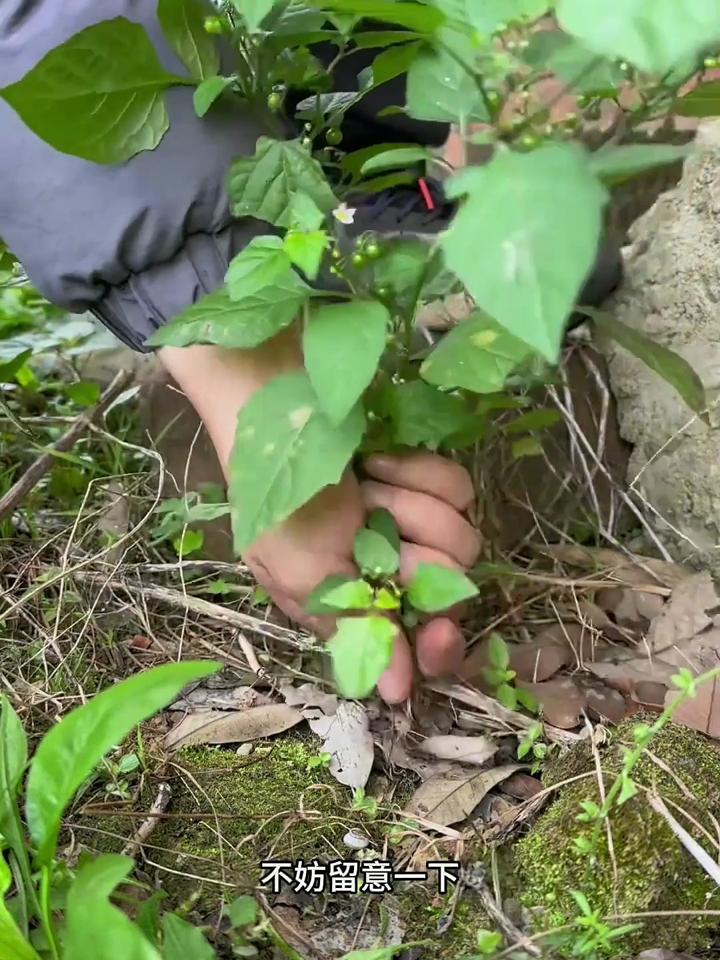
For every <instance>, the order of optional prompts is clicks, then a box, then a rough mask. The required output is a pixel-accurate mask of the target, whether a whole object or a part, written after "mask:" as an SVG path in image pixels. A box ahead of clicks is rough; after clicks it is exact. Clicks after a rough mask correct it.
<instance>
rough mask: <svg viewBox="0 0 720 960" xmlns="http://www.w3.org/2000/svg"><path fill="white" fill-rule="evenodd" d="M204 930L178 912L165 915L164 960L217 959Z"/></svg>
mask: <svg viewBox="0 0 720 960" xmlns="http://www.w3.org/2000/svg"><path fill="white" fill-rule="evenodd" d="M216 956H217V954H216V953H215V951H214V950H213V948H212V947H211V946H210V944H209V943H208V942H207V940H206V939H205V937H204V936H203V934H202V932H201V931H200V930H198V928H197V927H194V926H193V925H192V924H191V923H188V922H187V920H183V919H182V917H179V916H178V915H177V914H176V913H166V914H165V916H164V917H163V960H215V957H216Z"/></svg>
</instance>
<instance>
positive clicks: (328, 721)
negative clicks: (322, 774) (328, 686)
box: [288, 700, 375, 788]
mask: <svg viewBox="0 0 720 960" xmlns="http://www.w3.org/2000/svg"><path fill="white" fill-rule="evenodd" d="M288 709H289V708H288ZM308 723H309V725H310V729H311V730H312V731H313V733H316V734H317V735H318V736H319V737H322V738H323V745H322V747H321V750H320V752H321V753H329V754H331V755H332V760H331V762H330V766H329V768H328V769H329V771H330V773H331V774H332V776H333V777H335V779H336V780H337V781H338V783H342V784H345V786H348V787H356V788H357V787H364V786H365V784H366V783H367V782H368V778H369V776H370V772H371V771H372V766H373V760H374V759H375V745H374V742H373V737H372V734H371V733H370V725H369V722H368V716H367V712H366V711H365V708H364V707H363V705H362V704H360V703H356V702H355V701H352V700H341V701H340V702H339V703H338V707H337V710H336V712H335V713H334V714H333V715H332V716H330V717H327V716H324V715H319V716H317V717H316V718H314V719H308Z"/></svg>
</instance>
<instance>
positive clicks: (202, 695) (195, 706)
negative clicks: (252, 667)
mask: <svg viewBox="0 0 720 960" xmlns="http://www.w3.org/2000/svg"><path fill="white" fill-rule="evenodd" d="M270 703H272V700H271V699H270V697H269V696H268V695H267V694H265V693H262V692H261V691H260V690H258V689H257V688H255V687H247V686H239V687H230V688H228V689H222V688H220V689H216V688H214V687H209V686H207V685H205V684H200V685H199V686H197V687H195V688H194V689H193V690H190V691H188V693H186V694H185V695H184V696H183V697H181V698H180V699H179V700H176V701H175V703H173V705H172V707H171V709H172V710H183V711H186V712H189V713H196V712H198V711H205V710H249V709H250V707H260V706H264V705H265V704H270Z"/></svg>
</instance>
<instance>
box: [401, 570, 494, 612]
mask: <svg viewBox="0 0 720 960" xmlns="http://www.w3.org/2000/svg"><path fill="white" fill-rule="evenodd" d="M477 594H478V588H477V587H476V586H475V584H474V583H473V582H472V580H470V579H469V578H468V577H466V576H465V574H464V573H460V571H459V570H451V569H450V568H449V567H441V566H439V564H436V563H421V564H420V566H419V567H418V568H417V570H416V571H415V576H414V577H413V579H412V581H411V583H410V586H409V587H408V591H407V596H408V600H409V601H410V603H411V604H412V605H413V606H414V607H415V609H416V610H421V611H422V612H423V613H437V612H438V611H440V610H447V609H448V607H454V606H455V604H456V603H462V601H463V600H468V599H469V598H470V597H475V596H477Z"/></svg>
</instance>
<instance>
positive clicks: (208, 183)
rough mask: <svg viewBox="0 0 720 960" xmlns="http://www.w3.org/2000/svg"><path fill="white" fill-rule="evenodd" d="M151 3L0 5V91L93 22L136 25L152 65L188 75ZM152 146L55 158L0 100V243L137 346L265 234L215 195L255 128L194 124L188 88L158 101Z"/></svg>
mask: <svg viewBox="0 0 720 960" xmlns="http://www.w3.org/2000/svg"><path fill="white" fill-rule="evenodd" d="M156 5H157V4H156V0H102V2H101V3H98V0H0V86H6V85H7V84H10V83H14V82H16V81H17V80H19V79H20V78H21V77H22V76H23V75H24V74H25V73H26V72H27V71H28V70H29V69H31V68H32V67H33V66H34V65H35V64H36V63H37V62H38V61H39V60H40V59H41V58H42V57H43V56H44V55H45V54H46V53H47V52H48V51H49V50H51V49H52V48H53V47H56V46H57V45H58V44H60V43H63V42H64V41H65V40H67V39H69V38H70V37H71V36H73V35H74V34H75V33H77V32H79V31H80V30H82V29H84V28H86V27H88V26H90V25H91V24H94V23H97V22H98V21H100V20H106V19H110V18H112V17H117V16H123V17H127V18H128V19H130V20H133V21H135V22H138V23H141V24H143V25H144V26H145V28H146V29H147V31H148V33H149V35H150V37H151V38H152V40H153V42H154V44H155V46H156V48H157V51H158V54H159V56H160V59H161V60H162V61H163V63H164V65H165V66H166V67H167V68H168V69H169V70H171V71H173V72H175V73H181V74H183V73H185V72H186V71H185V70H184V68H183V66H182V64H181V63H179V62H178V60H177V59H176V57H175V55H174V54H173V52H172V51H171V50H170V48H169V47H168V45H167V44H166V42H165V41H164V38H163V36H162V33H161V30H160V27H159V25H158V22H157V20H156V16H155V11H156ZM167 97H168V100H167V103H168V110H169V114H170V130H169V132H168V133H167V135H166V136H165V138H164V139H163V141H162V143H161V144H160V146H159V147H158V148H157V149H156V150H154V151H152V152H149V153H143V154H140V155H139V156H137V157H135V158H134V159H132V160H131V161H129V162H128V163H126V164H123V165H120V166H99V165H96V164H93V163H88V162H85V161H83V160H79V159H77V158H75V157H69V156H66V155H64V154H61V153H58V152H56V151H55V150H54V149H53V148H52V147H50V146H48V145H47V144H46V143H44V142H43V141H42V140H40V139H39V138H38V137H36V136H35V135H34V134H33V133H32V132H31V131H30V130H28V129H27V128H26V127H25V125H24V124H23V122H22V121H21V120H20V119H19V117H18V116H17V115H16V114H15V113H14V111H13V110H12V109H11V108H10V107H9V106H8V105H7V104H6V103H5V101H4V100H1V99H0V237H2V238H3V240H5V242H6V243H7V245H8V246H9V247H10V249H11V250H13V252H14V253H15V254H16V256H17V257H18V258H19V259H20V261H21V262H22V264H23V267H24V268H25V270H26V271H27V273H28V276H29V277H30V279H31V280H32V282H33V283H34V284H35V286H36V287H37V288H38V289H39V290H40V291H41V293H42V294H43V295H44V296H45V297H47V298H48V300H51V301H52V302H53V303H56V304H58V305H60V306H63V307H66V308H68V309H69V310H72V311H84V310H91V311H92V312H93V313H95V315H96V316H98V317H99V318H100V319H101V320H102V321H103V322H104V323H105V324H106V325H107V326H108V327H110V329H111V330H113V331H114V332H115V333H116V334H117V336H119V337H120V339H122V340H123V341H125V343H127V344H128V345H130V346H132V347H133V348H134V349H137V350H145V349H147V348H146V347H145V341H146V339H147V338H148V337H149V336H150V335H151V334H152V333H153V331H154V330H155V329H157V327H158V326H160V325H161V324H162V323H164V322H166V321H167V320H169V319H170V318H172V317H173V316H174V315H175V314H177V313H179V312H180V311H181V310H183V309H184V308H185V307H187V306H188V305H189V304H191V303H194V302H195V301H196V300H197V299H199V297H201V296H202V295H203V294H204V293H207V292H211V291H212V290H213V289H216V288H217V287H218V286H219V285H220V284H221V283H222V280H223V277H224V274H225V271H226V269H227V264H228V262H229V260H230V259H231V258H232V256H233V255H234V254H235V253H236V252H237V251H238V250H239V249H241V248H242V247H243V246H244V245H245V244H246V243H247V242H248V240H249V239H250V237H251V236H253V235H254V234H256V233H259V232H265V231H266V230H267V227H266V226H264V225H261V224H259V223H257V222H255V221H249V220H245V221H234V220H233V219H232V218H231V215H230V211H229V203H228V197H227V194H226V191H225V184H226V180H227V173H228V169H229V166H230V163H231V161H232V160H233V159H234V158H236V157H237V156H239V155H241V154H248V153H253V152H254V148H255V141H256V140H257V137H258V136H259V135H260V134H261V133H262V132H263V131H262V129H261V128H260V126H259V123H258V121H257V120H255V119H254V118H252V117H251V116H249V115H243V114H242V113H240V114H239V113H238V108H237V106H235V105H233V106H232V107H231V108H230V109H229V110H226V109H225V108H224V107H223V106H222V105H218V106H217V107H216V108H214V109H213V110H212V111H211V112H210V114H209V115H208V116H207V117H206V118H205V119H203V120H199V119H197V118H196V116H195V113H194V110H193V105H192V89H191V88H190V87H178V88H174V89H171V90H170V91H168V94H167Z"/></svg>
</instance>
